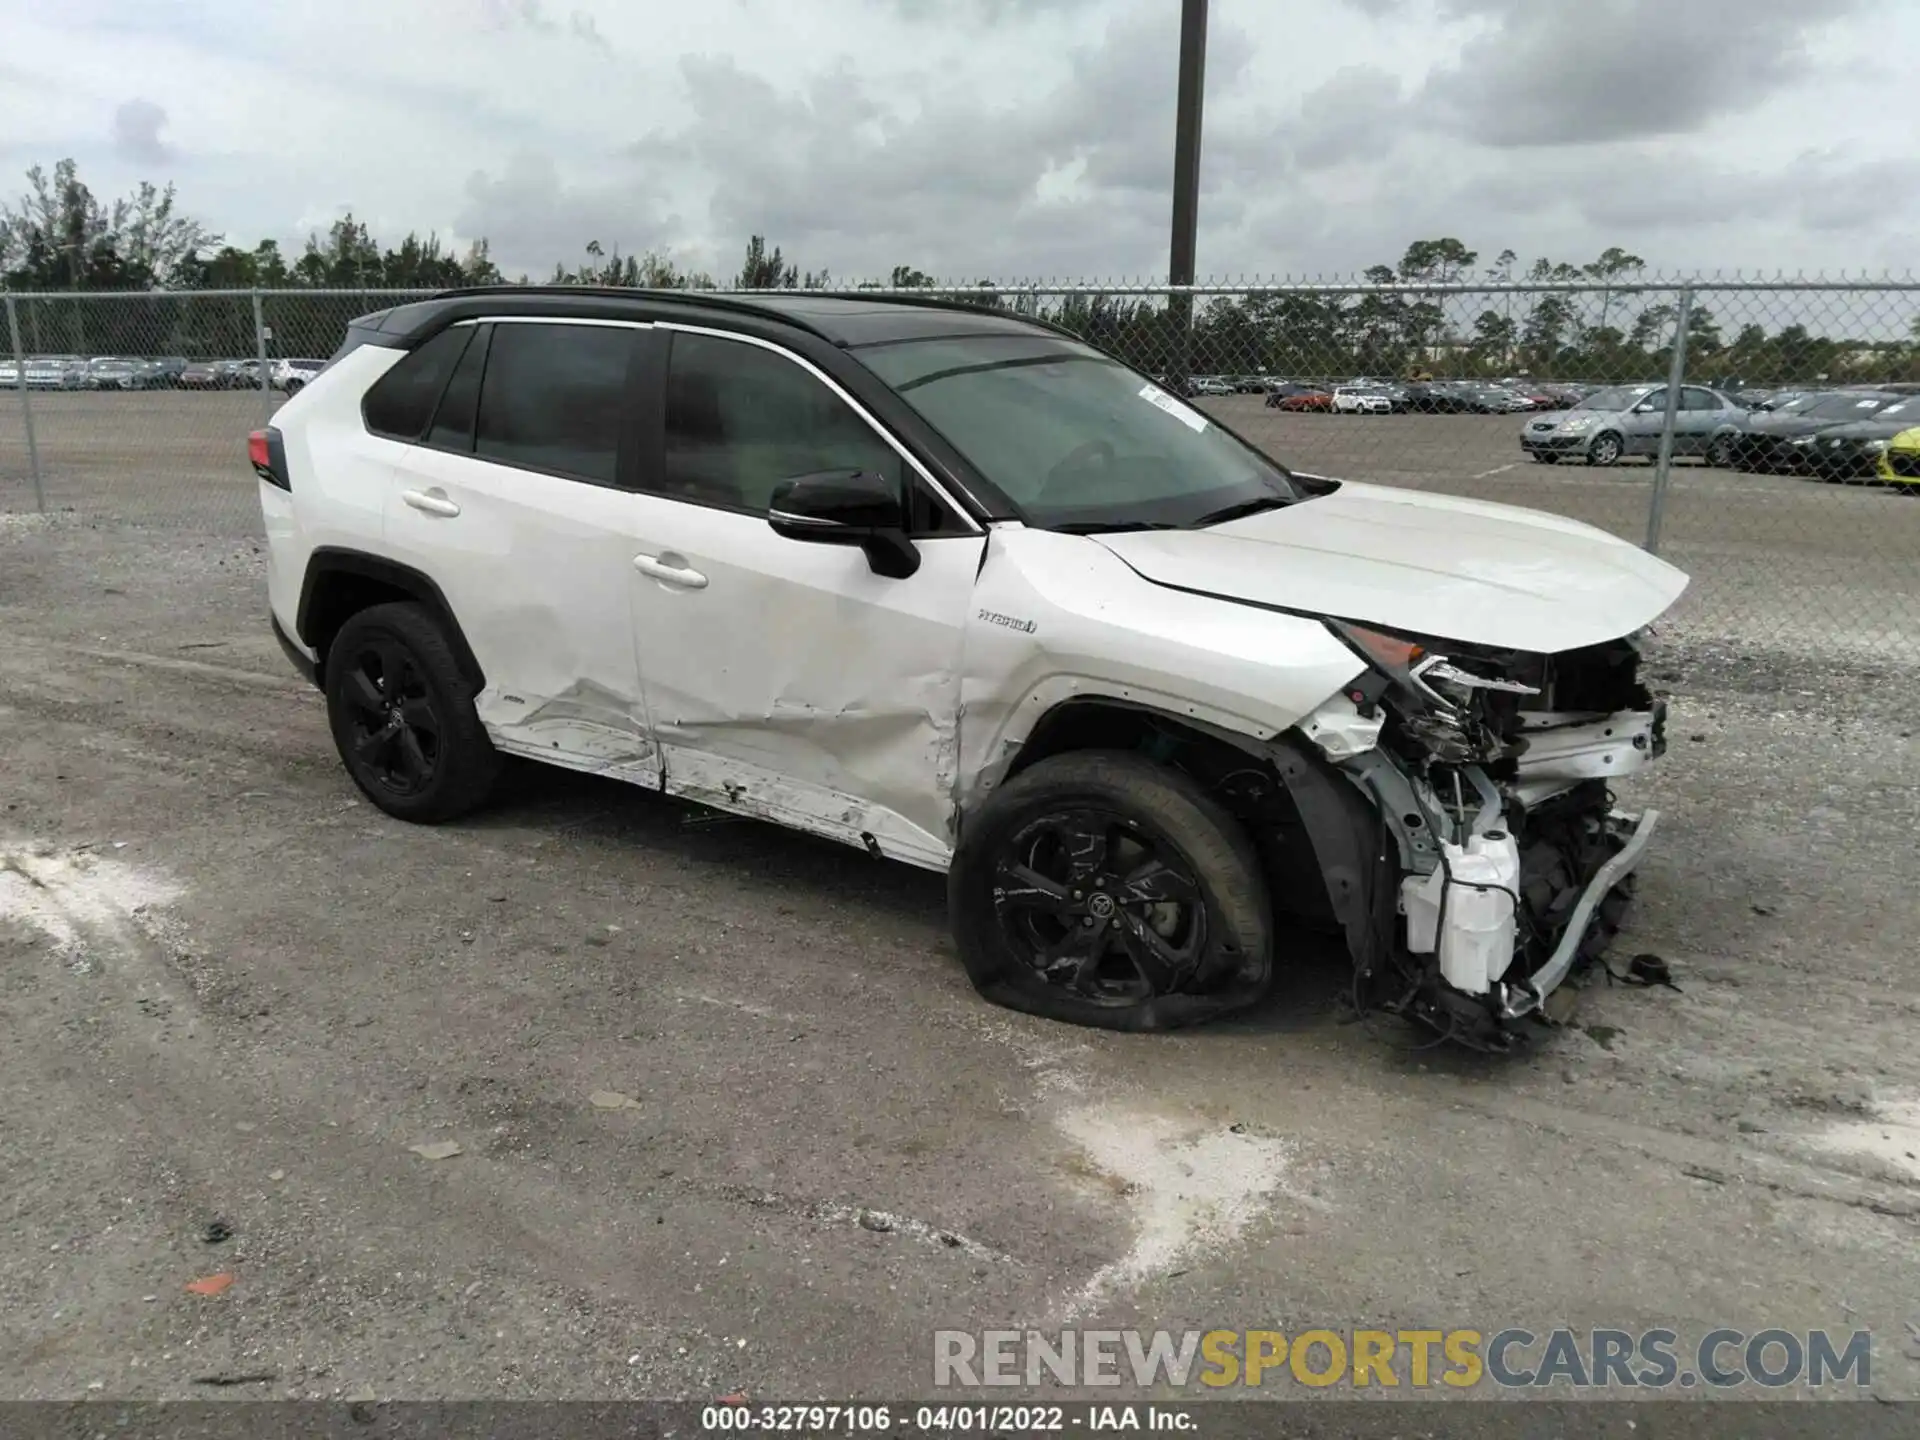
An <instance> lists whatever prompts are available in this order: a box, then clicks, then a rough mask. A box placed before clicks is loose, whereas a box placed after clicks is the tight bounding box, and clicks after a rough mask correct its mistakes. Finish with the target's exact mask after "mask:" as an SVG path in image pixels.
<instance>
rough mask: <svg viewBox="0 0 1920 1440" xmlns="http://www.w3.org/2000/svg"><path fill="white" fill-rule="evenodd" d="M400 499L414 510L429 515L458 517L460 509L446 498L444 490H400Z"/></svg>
mask: <svg viewBox="0 0 1920 1440" xmlns="http://www.w3.org/2000/svg"><path fill="white" fill-rule="evenodd" d="M400 498H401V499H402V500H404V501H406V502H407V504H409V505H411V506H412V507H413V508H414V509H416V510H424V511H425V512H426V513H427V514H429V515H458V514H459V513H460V507H459V506H458V505H456V504H454V503H453V501H451V500H449V499H448V498H447V492H446V491H444V490H402V491H401V492H400Z"/></svg>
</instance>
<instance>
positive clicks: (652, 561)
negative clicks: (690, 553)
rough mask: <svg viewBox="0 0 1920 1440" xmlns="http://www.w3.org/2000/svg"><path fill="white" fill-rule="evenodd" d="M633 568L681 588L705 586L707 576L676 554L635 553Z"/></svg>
mask: <svg viewBox="0 0 1920 1440" xmlns="http://www.w3.org/2000/svg"><path fill="white" fill-rule="evenodd" d="M633 568H634V569H636V570H638V571H639V572H640V573H641V574H642V575H651V576H652V577H653V578H654V579H656V580H658V581H659V582H660V583H661V584H663V585H676V586H678V587H679V588H680V589H682V590H704V589H706V588H707V577H706V576H704V575H702V574H701V573H700V572H699V571H698V570H695V569H693V568H692V567H691V566H689V565H688V564H687V563H686V562H685V561H684V560H682V559H681V558H680V557H679V556H678V555H673V554H665V555H636V556H634V557H633Z"/></svg>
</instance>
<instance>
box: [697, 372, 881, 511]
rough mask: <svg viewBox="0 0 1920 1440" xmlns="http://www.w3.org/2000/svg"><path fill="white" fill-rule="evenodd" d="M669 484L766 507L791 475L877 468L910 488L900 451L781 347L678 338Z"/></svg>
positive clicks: (721, 500)
mask: <svg viewBox="0 0 1920 1440" xmlns="http://www.w3.org/2000/svg"><path fill="white" fill-rule="evenodd" d="M665 458H666V464H665V468H664V472H663V475H662V486H661V488H662V490H663V491H664V492H665V493H666V494H668V495H670V496H673V497H675V498H677V499H684V500H692V501H695V502H698V503H700V504H704V505H720V506H724V507H726V508H728V509H733V510H748V511H754V512H761V513H764V512H765V510H766V509H767V506H768V503H769V502H770V501H771V500H772V498H773V492H774V488H775V487H776V486H778V485H779V483H780V482H781V481H783V480H791V479H793V478H794V477H795V476H797V475H807V474H812V473H813V472H815V471H820V470H869V471H873V472H876V473H878V474H881V475H884V476H886V477H887V478H888V479H890V480H892V481H893V482H894V483H895V484H896V485H899V486H900V487H901V494H902V496H903V497H904V496H906V494H907V493H908V492H907V490H906V483H907V478H908V473H909V472H908V471H907V468H906V465H905V462H904V461H902V460H901V458H900V455H899V452H898V451H896V450H895V449H894V448H893V447H892V446H891V445H889V444H887V442H886V441H885V440H883V439H881V438H880V436H878V435H877V434H875V433H874V431H873V427H872V426H870V425H868V424H867V422H866V421H864V420H863V419H861V418H860V416H859V415H857V414H855V413H854V412H853V410H851V409H850V408H848V406H847V405H846V403H845V402H844V401H842V400H841V399H840V397H839V396H837V395H835V394H834V393H833V392H832V391H831V390H829V389H828V388H827V387H826V386H825V385H823V384H821V383H820V381H819V380H817V379H815V378H814V377H813V376H812V375H810V374H808V373H807V372H806V371H805V370H803V369H801V368H800V366H798V365H796V364H794V363H793V361H791V360H788V359H787V358H786V357H784V356H782V355H777V354H775V353H774V352H773V351H771V350H764V349H762V348H761V347H759V346H758V345H749V344H746V343H744V342H742V341H738V340H723V339H719V338H717V337H714V336H711V335H688V334H676V335H675V336H674V337H673V350H672V353H671V355H670V357H669V360H668V368H667V416H666V457H665Z"/></svg>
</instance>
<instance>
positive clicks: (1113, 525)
mask: <svg viewBox="0 0 1920 1440" xmlns="http://www.w3.org/2000/svg"><path fill="white" fill-rule="evenodd" d="M856 353H857V354H858V356H859V359H860V361H861V363H862V364H864V365H866V366H867V367H868V368H869V369H871V370H872V371H873V372H874V374H876V375H878V376H879V377H880V378H881V380H883V381H885V382H886V384H887V385H888V386H890V387H891V388H892V389H893V390H894V391H895V392H897V393H898V394H899V396H900V398H901V399H903V400H904V401H906V403H907V404H908V405H910V406H912V407H913V408H914V410H916V411H917V412H919V414H920V415H921V416H922V417H923V418H924V419H925V420H926V421H927V423H928V424H930V425H932V426H933V427H934V429H936V430H938V431H939V432H940V434H941V435H942V436H943V437H944V438H945V439H946V441H947V443H948V444H950V445H952V446H953V448H954V449H955V450H957V451H959V452H960V454H961V455H963V456H964V457H965V458H966V459H967V460H968V462H969V463H971V464H972V465H973V466H974V467H975V468H976V469H977V470H979V471H980V473H981V474H982V475H983V476H985V477H986V479H988V480H989V481H991V482H992V483H993V484H994V485H995V486H996V487H997V488H998V489H999V490H1000V492H1001V493H1002V494H1004V495H1005V496H1006V497H1007V498H1008V499H1009V500H1011V501H1012V502H1013V503H1014V504H1015V505H1016V506H1017V507H1018V508H1019V511H1020V518H1021V519H1023V520H1025V521H1026V522H1027V523H1028V524H1030V525H1036V526H1039V527H1041V528H1044V529H1049V530H1072V531H1078V532H1082V533H1086V532H1091V531H1099V530H1136V529H1153V528H1162V527H1184V526H1191V525H1204V524H1211V523H1214V522H1216V521H1218V520H1222V519H1226V518H1228V517H1230V516H1232V515H1237V514H1244V513H1247V512H1248V511H1250V510H1255V509H1264V508H1267V507H1269V506H1274V505H1284V504H1291V503H1293V502H1294V501H1297V500H1300V499H1302V498H1304V497H1305V493H1306V492H1305V491H1304V490H1302V489H1300V488H1299V487H1297V486H1296V485H1295V484H1294V482H1293V480H1292V478H1291V477H1290V476H1289V475H1288V474H1287V472H1286V470H1285V469H1283V468H1282V467H1281V466H1280V465H1278V464H1276V463H1275V462H1274V461H1272V460H1269V459H1268V458H1267V457H1266V456H1264V455H1262V454H1260V453H1259V452H1258V451H1257V450H1254V449H1253V448H1251V447H1250V446H1248V445H1245V444H1243V443H1242V442H1241V441H1239V440H1237V439H1235V438H1234V437H1233V436H1231V435H1228V434H1226V433H1225V432H1224V431H1222V430H1221V429H1220V427H1219V426H1218V425H1216V424H1214V423H1213V422H1212V421H1211V420H1209V419H1208V418H1207V416H1206V415H1204V414H1203V413H1201V412H1200V411H1199V410H1197V409H1195V408H1194V407H1192V406H1190V405H1188V404H1186V403H1185V402H1184V401H1181V400H1179V399H1177V398H1175V397H1174V396H1172V395H1170V394H1168V393H1167V392H1166V391H1164V390H1162V389H1161V388H1160V387H1159V386H1158V385H1156V384H1154V383H1153V382H1152V381H1151V380H1148V379H1147V378H1146V377H1145V376H1143V375H1139V374H1136V373H1135V372H1133V371H1131V370H1129V369H1127V368H1126V367H1125V366H1124V365H1121V364H1119V363H1117V362H1116V361H1114V360H1111V359H1109V358H1108V357H1106V356H1105V355H1102V354H1101V353H1100V352H1099V351H1097V350H1094V349H1092V348H1090V347H1088V346H1085V345H1080V344H1076V343H1074V342H1073V341H1070V340H1065V339H1058V340H1056V339H1053V338H1051V337H1048V336H1043V335H986V336H967V337H964V338H946V339H937V340H910V341H904V342H894V343H887V344H879V345H872V346H865V347H861V348H860V349H859V350H858V351H857V352H856Z"/></svg>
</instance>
